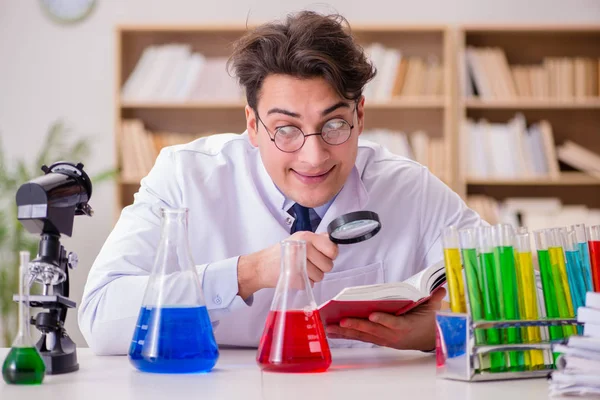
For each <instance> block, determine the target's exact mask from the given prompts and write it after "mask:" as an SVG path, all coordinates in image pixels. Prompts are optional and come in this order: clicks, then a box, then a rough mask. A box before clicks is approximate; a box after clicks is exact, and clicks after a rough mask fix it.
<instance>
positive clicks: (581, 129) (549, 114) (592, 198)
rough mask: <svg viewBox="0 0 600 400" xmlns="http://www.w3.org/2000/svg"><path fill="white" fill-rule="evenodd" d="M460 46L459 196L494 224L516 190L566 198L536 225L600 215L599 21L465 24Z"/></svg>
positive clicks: (587, 219)
mask: <svg viewBox="0 0 600 400" xmlns="http://www.w3.org/2000/svg"><path fill="white" fill-rule="evenodd" d="M456 51H457V63H458V65H457V70H458V71H459V74H458V81H459V89H458V90H457V97H456V101H457V110H458V122H459V124H458V126H457V130H458V135H457V136H458V138H459V140H458V143H459V144H460V145H459V146H458V147H459V156H458V158H459V159H464V160H465V162H464V166H465V168H464V170H463V169H462V168H461V171H460V173H459V179H458V181H459V184H458V187H459V188H460V189H461V190H462V191H461V192H459V194H460V195H461V196H463V198H465V199H466V200H467V202H468V203H469V204H471V205H472V206H473V207H475V209H476V210H477V211H479V212H480V213H481V214H482V215H484V214H485V215H487V216H492V218H490V219H489V220H490V222H492V223H496V222H498V218H500V216H499V214H497V213H496V212H490V210H494V209H496V210H498V209H502V203H501V202H503V201H504V200H505V199H509V198H515V197H516V198H523V197H525V198H527V197H529V198H540V199H548V200H551V201H554V202H556V201H557V202H558V203H560V204H561V211H560V212H557V214H556V216H555V217H556V219H554V220H553V219H552V218H554V217H550V216H548V217H543V216H542V217H540V218H538V219H537V220H536V219H535V216H533V217H532V218H533V219H532V220H529V222H532V221H534V222H533V224H534V225H535V224H536V223H537V224H538V225H540V226H537V228H541V227H542V226H541V224H550V226H561V225H562V224H565V223H580V222H585V223H591V222H592V221H594V218H596V217H597V216H600V214H598V213H596V212H595V211H593V210H592V209H595V208H599V207H600V198H599V197H598V194H597V193H598V191H599V190H600V178H599V177H597V176H596V175H595V173H594V172H593V170H598V171H599V172H600V164H599V163H598V162H597V161H594V156H593V153H595V154H596V155H600V136H599V135H598V134H597V132H598V128H599V127H600V82H599V80H600V71H599V69H600V24H596V25H564V24H562V25H561V24H553V25H533V24H532V25H495V26H494V25H489V26H488V25H465V26H463V27H461V29H460V30H459V32H458V34H457V49H456ZM483 148H487V149H488V150H487V152H485V153H482V152H483V151H484V150H482V149H483ZM590 152H591V153H590ZM573 168H575V169H576V170H577V171H572V170H573ZM469 171H474V172H471V173H470V172H469ZM495 171H511V172H512V174H513V175H520V176H523V175H527V176H529V177H531V176H534V174H536V173H537V174H548V175H547V176H548V177H544V178H540V177H534V178H523V179H506V178H502V177H500V176H498V174H497V173H495ZM580 171H582V172H580ZM583 171H588V172H587V173H586V172H583ZM486 172H487V174H488V176H487V177H484V178H473V177H472V176H473V175H476V174H477V175H478V176H480V175H485V173H486ZM557 173H558V177H557V178H551V177H550V176H551V175H553V176H556V175H555V174H557ZM538 176H539V175H538ZM471 202H472V203H471ZM540 202H541V203H544V201H543V200H541V201H540ZM574 210H576V211H574ZM588 211H589V212H588ZM534 214H535V213H530V216H531V215H534ZM521 217H523V216H522V215H521V216H520V217H519V218H521ZM523 218H525V219H524V220H523V221H524V223H526V224H529V223H528V222H527V221H528V220H527V216H525V217H523ZM560 218H562V220H561V219H560ZM575 219H577V222H574V220H575ZM557 221H558V222H557ZM565 221H567V222H565ZM552 224H559V225H552ZM529 227H530V228H531V226H529ZM544 227H548V226H544Z"/></svg>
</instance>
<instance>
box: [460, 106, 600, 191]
mask: <svg viewBox="0 0 600 400" xmlns="http://www.w3.org/2000/svg"><path fill="white" fill-rule="evenodd" d="M463 137H464V138H465V141H466V143H465V144H466V155H467V157H466V165H465V166H464V168H465V169H466V176H467V179H474V180H478V179H532V178H547V179H550V180H557V179H559V178H560V167H559V161H561V162H563V163H565V164H567V165H569V166H570V167H573V168H575V169H577V170H579V171H582V172H584V173H586V174H588V175H591V176H595V177H598V178H600V155H598V154H596V153H594V152H593V151H590V150H588V149H586V148H585V147H584V146H582V145H581V144H579V143H575V142H573V141H571V140H566V141H564V142H563V143H562V144H560V145H559V146H556V144H555V141H554V135H553V132H552V126H551V125H550V123H549V122H548V121H546V120H542V121H539V122H535V123H533V124H530V126H529V127H528V126H527V121H526V120H525V117H524V115H523V114H522V113H517V114H515V116H514V117H513V118H512V119H511V120H510V121H508V122H507V123H498V122H494V123H491V122H488V121H486V120H480V121H477V122H475V121H473V120H471V119H466V120H465V121H464V124H463Z"/></svg>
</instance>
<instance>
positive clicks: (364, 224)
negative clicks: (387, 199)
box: [327, 211, 381, 244]
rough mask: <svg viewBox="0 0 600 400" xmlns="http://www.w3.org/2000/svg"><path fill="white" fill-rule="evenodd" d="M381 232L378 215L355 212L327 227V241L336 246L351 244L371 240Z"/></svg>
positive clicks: (339, 218)
mask: <svg viewBox="0 0 600 400" xmlns="http://www.w3.org/2000/svg"><path fill="white" fill-rule="evenodd" d="M380 230H381V222H379V215H377V213H374V212H373V211H355V212H351V213H348V214H344V215H342V216H340V217H337V218H336V219H334V220H333V221H331V222H330V223H329V225H328V226H327V233H329V239H330V240H331V241H332V242H334V243H337V244H352V243H358V242H363V241H365V240H367V239H370V238H372V237H373V236H375V235H376V234H377V232H379V231H380Z"/></svg>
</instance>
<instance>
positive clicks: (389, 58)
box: [364, 43, 444, 101]
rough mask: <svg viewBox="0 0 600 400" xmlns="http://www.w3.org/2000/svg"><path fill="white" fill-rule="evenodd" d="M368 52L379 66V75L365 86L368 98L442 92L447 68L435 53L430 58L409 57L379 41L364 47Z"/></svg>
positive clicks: (438, 93) (377, 99) (376, 99)
mask: <svg viewBox="0 0 600 400" xmlns="http://www.w3.org/2000/svg"><path fill="white" fill-rule="evenodd" d="M365 53H366V54H367V56H368V57H369V58H370V60H371V62H372V63H373V65H375V67H376V68H377V75H376V76H375V78H373V80H372V81H371V82H369V83H368V84H367V86H366V87H365V91H364V95H365V97H366V98H367V99H368V100H374V101H386V100H390V99H392V98H396V97H435V96H440V95H442V94H443V87H444V86H443V83H444V82H443V79H444V68H443V65H442V64H441V63H440V62H439V60H438V59H437V58H436V57H435V56H433V55H431V56H429V57H428V58H427V59H423V58H421V57H416V56H408V55H405V54H402V52H401V51H400V50H398V49H394V48H388V47H385V46H383V45H382V44H380V43H372V44H370V45H369V46H367V47H365Z"/></svg>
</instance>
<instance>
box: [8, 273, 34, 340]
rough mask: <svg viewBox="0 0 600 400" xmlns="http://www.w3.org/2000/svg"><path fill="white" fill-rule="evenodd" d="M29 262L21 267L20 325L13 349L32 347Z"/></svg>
mask: <svg viewBox="0 0 600 400" xmlns="http://www.w3.org/2000/svg"><path fill="white" fill-rule="evenodd" d="M28 264H29V262H27V263H25V264H21V266H20V267H19V322H18V323H19V325H18V327H19V328H18V329H19V331H18V332H17V336H16V338H15V340H14V342H13V347H31V346H33V341H32V340H31V333H30V330H29V285H30V282H31V279H29V268H28V266H29V265H28Z"/></svg>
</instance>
